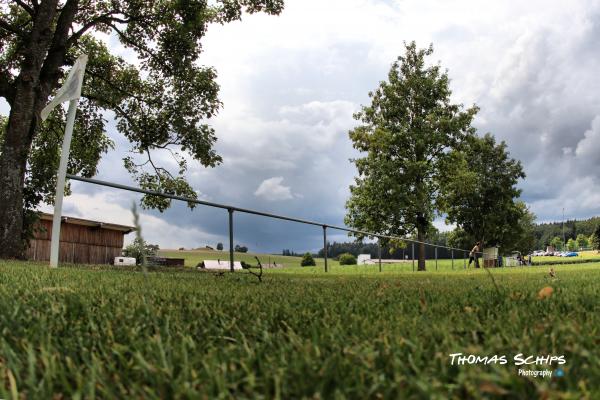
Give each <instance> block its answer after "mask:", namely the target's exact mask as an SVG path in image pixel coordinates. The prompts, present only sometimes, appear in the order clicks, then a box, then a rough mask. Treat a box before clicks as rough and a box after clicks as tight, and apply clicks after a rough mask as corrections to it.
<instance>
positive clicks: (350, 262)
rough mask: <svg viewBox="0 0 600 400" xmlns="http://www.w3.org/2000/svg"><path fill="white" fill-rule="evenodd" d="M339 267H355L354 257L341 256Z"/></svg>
mask: <svg viewBox="0 0 600 400" xmlns="http://www.w3.org/2000/svg"><path fill="white" fill-rule="evenodd" d="M340 265H356V257H355V256H354V255H353V254H350V253H344V254H341V255H340Z"/></svg>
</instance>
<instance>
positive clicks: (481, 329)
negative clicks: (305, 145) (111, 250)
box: [0, 262, 600, 399]
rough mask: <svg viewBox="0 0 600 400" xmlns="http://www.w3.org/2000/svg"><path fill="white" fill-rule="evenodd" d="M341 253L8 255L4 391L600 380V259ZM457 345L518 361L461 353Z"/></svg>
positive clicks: (414, 387) (375, 392)
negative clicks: (461, 262) (200, 262)
mask: <svg viewBox="0 0 600 400" xmlns="http://www.w3.org/2000/svg"><path fill="white" fill-rule="evenodd" d="M343 268H346V267H338V268H334V271H333V272H332V273H329V274H327V275H325V274H323V273H317V269H316V268H308V269H302V268H299V267H298V268H289V269H285V270H268V271H266V272H265V277H264V279H263V283H258V281H257V280H256V278H254V277H252V276H249V275H248V274H247V273H245V272H236V273H235V274H229V273H227V274H224V275H222V276H217V275H214V274H212V273H206V272H198V271H196V270H193V269H191V268H185V269H179V270H169V271H165V270H160V271H154V272H150V273H148V274H147V275H146V274H144V273H142V272H141V271H139V270H126V269H121V270H119V269H115V268H110V267H80V266H68V267H63V268H60V269H58V270H49V269H47V268H46V267H45V266H44V265H41V264H35V263H21V262H0V329H1V330H2V336H1V338H0V374H2V376H3V377H4V385H2V393H0V397H1V398H7V399H8V398H72V397H85V398H93V397H98V398H115V397H121V398H124V397H126V398H149V399H152V398H156V399H159V398H172V397H176V398H237V399H239V398H253V399H254V398H281V399H289V398H361V399H364V398H456V399H459V398H460V399H464V398H480V397H488V398H495V397H503V396H508V397H512V398H538V397H539V398H589V399H593V398H598V396H600V384H599V382H600V361H599V360H600V358H599V357H598V356H599V355H600V354H599V351H598V348H599V345H600V342H599V339H598V338H599V337H600V329H599V327H600V306H599V303H598V298H600V264H587V265H573V266H555V267H554V269H555V270H556V278H551V277H550V276H549V275H548V267H532V268H512V269H508V268H505V269H495V270H493V271H492V274H493V275H494V278H495V283H496V285H497V286H496V285H494V283H493V282H492V280H491V279H490V277H489V276H488V274H487V272H486V271H484V270H472V269H471V270H466V271H465V270H459V271H454V272H437V273H435V272H425V273H412V272H399V271H393V270H388V271H387V272H384V273H383V274H379V273H373V272H365V270H364V269H361V270H360V271H359V270H358V269H357V270H356V271H355V272H352V271H353V269H352V268H360V267H352V268H351V269H348V268H346V269H343ZM362 268H364V267H362ZM548 288H552V290H550V289H548ZM542 289H543V290H542ZM541 290H542V292H541V294H540V291H541ZM550 292H551V293H550ZM453 353H463V354H465V355H469V354H472V355H477V356H480V357H484V356H489V357H492V356H493V355H497V356H505V357H506V358H507V359H508V363H507V364H505V365H501V364H489V365H486V364H476V365H475V364H474V365H460V366H459V365H451V362H450V361H451V360H450V356H449V355H450V354H453ZM518 353H523V355H524V357H527V356H529V355H533V356H548V355H550V356H556V357H558V356H563V357H564V359H565V361H566V363H565V364H564V365H556V362H554V363H553V364H552V365H550V366H548V365H528V366H525V368H527V369H530V370H544V369H548V370H552V371H557V370H558V369H559V368H560V370H561V375H562V376H556V375H555V376H554V377H552V378H541V377H524V376H519V375H518V369H519V368H524V367H523V366H521V367H517V366H515V365H513V361H512V360H513V357H514V356H515V355H517V354H518Z"/></svg>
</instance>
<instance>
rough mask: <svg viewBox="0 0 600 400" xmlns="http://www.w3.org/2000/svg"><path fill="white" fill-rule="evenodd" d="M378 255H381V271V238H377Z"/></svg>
mask: <svg viewBox="0 0 600 400" xmlns="http://www.w3.org/2000/svg"><path fill="white" fill-rule="evenodd" d="M377 256H378V257H379V272H381V238H377Z"/></svg>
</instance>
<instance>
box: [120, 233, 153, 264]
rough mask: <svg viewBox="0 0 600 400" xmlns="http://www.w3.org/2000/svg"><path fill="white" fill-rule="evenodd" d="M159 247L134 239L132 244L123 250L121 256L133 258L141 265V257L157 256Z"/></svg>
mask: <svg viewBox="0 0 600 400" xmlns="http://www.w3.org/2000/svg"><path fill="white" fill-rule="evenodd" d="M158 250H159V247H158V245H156V244H149V243H146V241H144V239H142V238H135V239H134V240H133V243H131V244H130V245H128V246H127V247H125V249H123V256H125V257H134V258H135V259H136V263H137V264H138V265H139V264H141V263H142V259H143V256H144V255H145V256H146V257H155V256H156V255H157V254H158Z"/></svg>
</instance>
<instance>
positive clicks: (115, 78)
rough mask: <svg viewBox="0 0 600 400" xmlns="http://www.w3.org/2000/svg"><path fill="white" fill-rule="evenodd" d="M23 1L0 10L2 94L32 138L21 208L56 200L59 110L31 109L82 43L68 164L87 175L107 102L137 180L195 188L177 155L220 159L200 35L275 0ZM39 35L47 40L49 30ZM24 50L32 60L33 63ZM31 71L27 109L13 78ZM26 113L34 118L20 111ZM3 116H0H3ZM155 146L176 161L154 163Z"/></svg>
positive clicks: (183, 192) (99, 147)
mask: <svg viewBox="0 0 600 400" xmlns="http://www.w3.org/2000/svg"><path fill="white" fill-rule="evenodd" d="M27 3H30V2H14V4H12V5H11V6H7V7H4V6H3V7H2V8H1V10H0V18H1V20H2V24H3V26H2V27H1V28H0V29H1V32H2V35H1V36H0V49H1V50H2V53H1V55H0V65H1V67H0V97H3V98H5V99H6V100H7V102H8V103H9V105H10V106H11V113H13V114H14V116H15V118H14V120H15V121H16V123H15V125H14V126H13V128H15V129H13V131H14V132H15V135H18V136H21V137H23V136H24V135H30V136H29V137H30V138H31V143H27V141H20V142H23V143H24V147H23V148H22V149H18V151H19V152H22V153H23V154H24V155H26V156H27V166H28V168H27V171H26V176H25V177H24V181H25V189H24V193H23V195H24V203H25V204H24V207H25V208H26V209H34V208H35V207H36V206H37V205H38V204H39V203H40V202H45V203H49V204H50V203H52V202H53V201H54V199H53V195H54V190H53V188H54V187H55V172H56V169H57V165H58V160H59V148H60V144H61V142H62V135H63V131H64V123H65V115H64V114H65V113H64V112H63V111H62V109H61V108H60V107H58V108H56V109H55V110H54V111H53V113H52V114H51V116H50V118H49V119H48V120H47V121H46V122H44V123H41V121H39V118H38V115H39V111H40V109H41V107H43V105H44V104H45V103H46V102H47V100H48V98H49V97H50V96H51V95H52V93H53V92H55V91H56V89H57V88H58V87H60V86H61V85H62V83H63V79H64V77H65V75H66V74H65V73H64V72H66V70H67V69H68V68H69V67H70V65H72V64H73V62H74V60H75V59H76V57H77V56H78V55H80V54H82V53H86V54H88V56H89V61H88V65H87V69H86V74H85V79H84V85H83V90H82V96H83V97H82V99H81V100H80V104H79V108H78V112H77V116H76V122H75V127H74V133H73V144H72V147H71V154H70V160H69V166H68V172H69V173H72V174H79V175H83V176H86V177H91V176H93V175H94V174H96V168H97V166H98V162H99V160H100V158H101V157H102V155H103V154H105V153H107V152H108V151H110V150H111V149H112V148H113V142H112V141H111V140H110V139H109V138H108V136H107V134H106V122H107V121H106V120H105V117H104V115H106V114H107V113H109V114H110V115H112V116H114V119H115V121H116V128H117V130H118V131H119V133H120V134H121V135H122V136H124V137H125V138H126V139H127V140H128V141H129V142H130V144H131V148H130V153H131V154H132V155H131V156H128V157H126V158H125V159H124V165H125V168H126V169H127V170H128V171H129V172H130V173H131V174H132V175H133V176H134V178H135V179H136V180H137V182H138V184H139V186H141V187H143V188H144V189H148V190H156V191H164V192H167V193H170V194H175V195H180V196H186V197H190V198H193V199H195V198H196V197H197V194H196V192H195V191H194V190H193V189H192V187H191V186H190V185H189V183H188V182H187V181H186V180H185V178H184V175H185V171H186V170H187V162H186V159H193V160H196V161H198V162H199V163H200V164H201V165H203V166H206V167H214V166H216V165H218V164H219V163H220V162H221V161H222V159H221V157H220V156H219V155H218V154H216V152H215V150H214V148H213V147H214V144H215V142H216V135H215V132H214V130H213V128H212V127H211V126H210V125H209V124H208V123H207V122H206V121H207V120H208V119H210V118H211V117H213V116H215V115H216V114H217V112H218V111H219V109H220V108H221V106H222V104H221V102H220V100H219V98H218V92H219V85H218V84H217V82H216V77H217V73H216V71H215V70H214V68H212V67H209V66H204V65H203V64H202V63H201V62H199V59H200V56H201V53H202V46H201V40H202V39H203V38H204V36H205V34H206V31H207V29H208V26H209V25H210V24H224V23H228V22H232V21H237V20H240V19H241V18H242V15H243V14H244V13H250V14H252V13H257V12H264V13H267V14H272V15H275V14H279V13H280V12H281V11H282V9H283V0H244V1H228V0H218V1H211V2H207V1H177V0H167V1H160V2H156V1H141V0H135V1H130V0H127V1H125V0H97V1H93V2H77V1H69V2H60V3H63V4H62V5H61V6H60V7H56V10H54V11H52V12H47V11H48V10H47V8H48V7H50V8H51V9H54V8H55V6H53V5H52V4H53V2H52V1H49V2H46V1H45V2H39V3H40V4H39V7H38V5H37V3H38V2H33V3H34V4H35V5H34V6H27ZM54 3H56V2H54ZM78 3H79V6H78ZM73 6H74V7H73ZM45 25H47V26H49V28H44V27H43V26H45ZM38 30H42V31H43V32H44V34H43V35H41V34H40V32H39V31H38ZM100 33H101V34H105V35H110V36H111V37H112V38H113V39H115V40H118V41H119V42H120V44H121V45H122V46H123V47H125V48H126V49H127V50H128V51H130V52H132V53H133V54H134V55H135V57H136V58H137V60H136V62H135V64H134V63H129V62H127V61H125V60H124V59H123V58H122V57H121V56H120V55H118V54H116V52H114V51H113V52H112V53H111V50H112V49H109V48H108V47H107V46H106V45H105V44H104V42H103V41H101V40H99V39H98V34H100ZM40 35H41V38H40ZM46 37H48V38H50V39H53V40H48V41H46V39H45V38H46ZM117 47H119V46H115V47H114V48H117ZM33 59H35V60H38V59H39V60H40V61H41V62H40V63H33V62H32V61H31V60H33ZM28 60H29V61H28ZM38 64H39V65H38ZM38 79H39V85H37V86H34V93H33V94H32V96H34V100H35V106H34V107H35V109H31V108H32V106H31V102H19V101H16V100H18V99H17V98H15V93H16V92H17V89H18V85H19V84H20V82H22V81H28V80H33V81H37V80H38ZM25 104H27V105H25ZM22 107H28V108H27V109H21V108H22ZM25 115H27V116H29V115H30V116H31V118H29V119H28V120H27V121H17V118H18V117H19V116H25ZM11 121H12V120H11ZM6 123H7V122H6V120H5V119H2V120H0V125H4V124H6ZM17 126H25V127H26V128H25V129H26V131H27V132H20V131H17V128H16V127H17ZM29 126H31V130H30V129H29V128H28V127H29ZM3 134H4V131H2V133H0V143H1V142H2V140H1V139H2V138H1V136H2V135H3ZM161 153H164V154H161ZM2 154H3V153H2V150H1V149H0V157H2ZM164 155H167V156H172V157H173V159H174V163H175V165H177V168H176V170H172V169H170V168H167V167H166V166H164V165H160V164H158V163H157V160H158V159H160V158H162V159H163V160H164ZM166 164H167V165H168V164H169V163H168V162H167V163H166ZM18 190H21V189H20V188H18ZM67 194H68V188H67ZM142 205H143V206H144V207H153V208H157V209H159V210H161V211H162V210H164V209H165V208H167V207H169V205H170V200H168V199H164V198H161V197H156V196H150V195H146V196H144V197H143V199H142ZM189 205H190V206H193V204H192V203H190V204H189Z"/></svg>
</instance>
